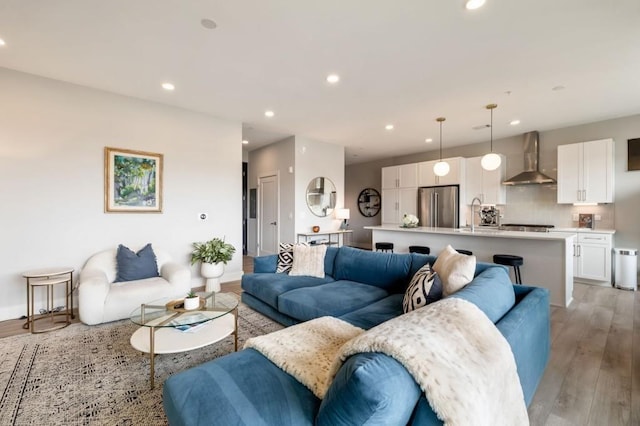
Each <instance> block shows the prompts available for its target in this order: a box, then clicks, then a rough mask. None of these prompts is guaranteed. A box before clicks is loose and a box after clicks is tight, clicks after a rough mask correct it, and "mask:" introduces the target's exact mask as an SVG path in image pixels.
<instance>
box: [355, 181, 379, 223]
mask: <svg viewBox="0 0 640 426" xmlns="http://www.w3.org/2000/svg"><path fill="white" fill-rule="evenodd" d="M358 210H359V211H360V214H361V215H362V216H364V217H374V216H376V215H377V214H378V213H380V193H379V192H378V190H377V189H374V188H365V189H363V190H362V191H360V195H358Z"/></svg>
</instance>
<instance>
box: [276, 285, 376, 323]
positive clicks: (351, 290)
mask: <svg viewBox="0 0 640 426" xmlns="http://www.w3.org/2000/svg"><path fill="white" fill-rule="evenodd" d="M292 278H300V277H292ZM387 296H388V293H387V292H386V291H385V290H384V289H381V288H379V287H375V286H372V285H368V284H362V283H357V282H353V281H334V282H332V283H328V284H323V285H321V286H315V287H306V288H298V289H295V290H291V291H288V292H286V293H284V294H281V295H280V296H279V297H278V310H279V311H280V312H282V313H283V314H285V315H289V316H290V317H293V318H296V319H298V320H300V321H308V320H310V319H313V318H318V317H323V316H333V317H339V316H340V315H343V314H346V313H347V312H351V311H354V310H356V309H359V308H361V307H363V306H366V305H369V304H371V303H373V302H375V301H377V300H380V299H382V298H384V297H387Z"/></svg>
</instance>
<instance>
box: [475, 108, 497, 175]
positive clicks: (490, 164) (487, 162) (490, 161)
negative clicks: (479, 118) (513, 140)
mask: <svg viewBox="0 0 640 426" xmlns="http://www.w3.org/2000/svg"><path fill="white" fill-rule="evenodd" d="M497 107H498V105H496V104H489V105H487V106H486V107H485V108H486V109H488V110H489V111H491V126H490V127H491V151H490V152H489V153H488V154H486V155H485V156H484V157H482V160H480V164H481V165H482V168H483V169H485V170H488V171H491V170H495V169H497V168H498V167H500V164H501V163H502V158H500V156H499V155H498V154H496V153H495V152H493V110H494V109H496V108H497Z"/></svg>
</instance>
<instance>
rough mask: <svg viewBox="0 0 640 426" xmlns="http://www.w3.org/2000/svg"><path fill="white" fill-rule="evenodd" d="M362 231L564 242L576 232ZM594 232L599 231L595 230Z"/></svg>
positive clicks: (388, 227)
mask: <svg viewBox="0 0 640 426" xmlns="http://www.w3.org/2000/svg"><path fill="white" fill-rule="evenodd" d="M364 229H371V230H372V231H394V232H414V233H422V234H445V235H447V234H448V235H461V236H462V235H464V236H469V237H489V238H513V239H520V240H566V239H568V238H574V237H575V236H576V232H577V231H568V232H560V231H559V230H557V229H556V230H554V232H520V231H501V230H499V229H495V228H492V229H487V228H486V227H485V228H482V227H476V229H475V231H474V232H471V230H470V229H468V228H432V227H427V226H418V227H417V228H402V227H400V226H399V225H379V226H365V227H364ZM580 232H582V231H580ZM595 232H601V231H598V230H596V231H595ZM602 232H604V231H602Z"/></svg>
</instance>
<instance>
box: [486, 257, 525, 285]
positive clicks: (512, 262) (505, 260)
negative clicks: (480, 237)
mask: <svg viewBox="0 0 640 426" xmlns="http://www.w3.org/2000/svg"><path fill="white" fill-rule="evenodd" d="M493 263H497V264H499V265H506V266H513V271H514V273H515V276H516V284H522V276H521V275H520V267H521V266H522V265H524V259H523V258H522V256H514V255H513V254H494V255H493Z"/></svg>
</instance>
